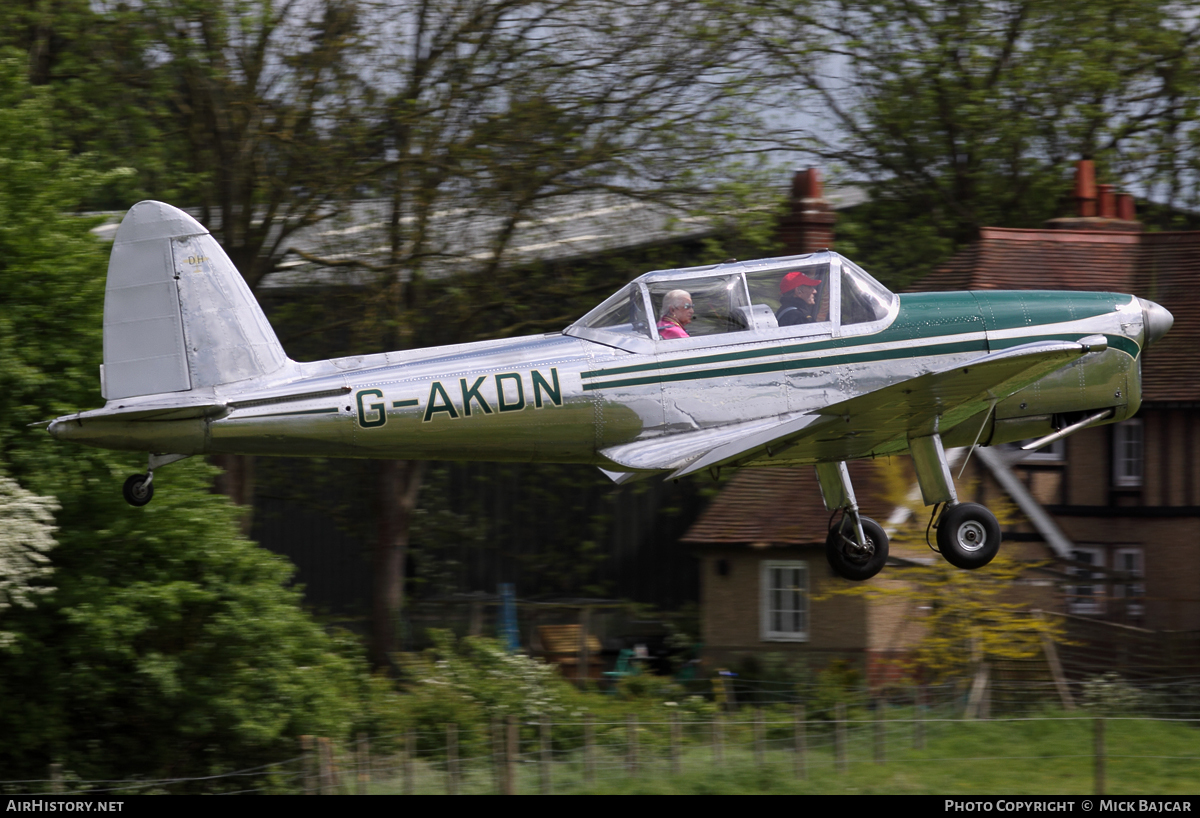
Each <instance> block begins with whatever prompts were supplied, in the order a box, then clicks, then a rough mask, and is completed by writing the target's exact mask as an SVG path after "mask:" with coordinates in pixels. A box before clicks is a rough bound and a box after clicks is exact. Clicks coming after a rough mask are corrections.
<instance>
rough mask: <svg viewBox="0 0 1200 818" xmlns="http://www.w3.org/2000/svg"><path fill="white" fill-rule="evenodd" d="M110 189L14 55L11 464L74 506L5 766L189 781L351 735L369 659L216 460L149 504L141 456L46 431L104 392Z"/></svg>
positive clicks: (7, 223)
mask: <svg viewBox="0 0 1200 818" xmlns="http://www.w3.org/2000/svg"><path fill="white" fill-rule="evenodd" d="M103 181H104V174H102V173H98V172H96V171H93V170H92V169H91V168H90V167H89V164H88V158H87V157H71V156H69V155H68V154H67V152H66V151H62V150H58V149H56V147H55V138H54V129H53V126H52V116H51V99H50V95H49V94H48V93H46V89H33V88H30V87H29V86H28V84H27V83H26V82H25V81H24V65H23V55H16V56H14V55H13V54H12V53H11V52H8V53H5V54H3V55H2V56H0V214H3V220H2V226H0V419H2V422H0V463H3V464H4V468H5V470H6V471H8V472H9V473H10V474H11V475H12V478H13V479H15V480H16V481H17V482H18V483H20V484H21V485H22V486H23V487H24V491H27V492H31V493H32V494H35V495H40V496H44V497H49V496H52V497H54V498H56V500H57V503H58V505H59V506H60V510H59V512H58V514H57V519H56V522H57V526H58V531H57V533H56V537H55V538H56V539H57V541H58V546H57V548H55V549H54V550H53V551H51V552H50V558H51V562H50V567H53V569H54V577H53V580H54V586H55V587H54V589H53V591H51V592H48V593H41V594H39V595H38V596H37V598H36V599H35V600H34V602H35V604H34V605H33V606H32V607H24V606H14V607H12V608H10V609H8V610H6V611H5V612H4V630H5V631H6V638H5V640H4V644H3V646H2V647H0V655H2V657H3V660H2V661H0V697H2V698H3V699H4V700H5V701H7V702H20V703H21V706H20V707H6V708H2V709H0V732H2V733H3V734H4V736H5V741H4V743H3V746H0V768H3V769H4V770H5V771H6V777H7V778H19V779H33V780H36V779H42V778H44V777H45V771H46V766H47V764H49V763H51V762H61V763H64V764H65V765H66V767H67V768H68V769H69V770H71V771H73V772H74V773H75V774H76V775H79V776H81V777H83V778H93V779H94V778H106V779H116V778H128V777H135V776H136V777H141V778H146V777H150V778H166V777H186V776H196V775H205V774H214V773H218V772H225V771H230V770H233V769H239V768H243V767H253V766H256V765H259V764H265V763H267V762H272V761H278V760H280V759H282V758H287V757H291V756H292V755H293V754H294V751H295V739H296V737H297V736H298V735H299V734H302V733H317V734H321V735H328V736H331V737H342V736H347V735H350V734H351V732H352V730H353V729H354V727H355V725H356V724H358V723H361V722H360V719H362V718H363V713H364V712H365V709H364V701H365V700H366V699H368V698H370V696H371V695H372V693H371V690H372V687H371V685H370V683H369V682H368V681H367V680H366V677H365V673H364V667H363V666H362V665H361V663H359V662H357V661H355V659H354V658H353V657H352V655H351V652H350V650H348V649H347V647H346V645H339V644H338V642H337V641H336V640H334V639H331V638H330V637H329V636H327V635H326V634H325V633H324V632H323V631H322V629H321V628H320V627H318V626H317V625H316V624H315V623H314V622H312V621H311V620H310V619H309V618H308V617H307V616H305V615H304V614H303V612H302V611H301V610H300V608H299V595H298V592H297V591H295V590H294V589H289V588H287V587H286V583H287V580H288V576H289V569H288V566H287V565H286V564H285V563H284V562H283V561H282V560H280V559H279V558H277V557H273V556H271V555H269V554H266V553H265V552H263V551H261V550H260V549H258V548H257V547H255V546H254V544H253V543H251V542H248V541H247V540H245V539H243V538H241V537H240V536H239V535H238V533H237V528H236V516H237V512H236V510H235V509H234V508H233V507H231V505H230V504H229V502H228V501H227V500H226V499H225V498H224V497H221V496H219V495H214V494H213V493H212V492H211V491H210V490H209V486H210V485H211V480H212V477H213V470H212V468H211V467H209V466H206V465H205V464H203V463H199V462H187V463H181V464H178V468H174V467H173V468H172V470H171V471H170V473H164V474H163V475H162V476H161V477H162V479H163V480H164V481H165V483H166V484H167V485H168V486H169V487H170V491H168V492H164V495H166V497H165V498H163V499H164V502H162V503H160V504H155V506H154V507H152V508H147V509H142V510H139V511H137V512H134V511H133V510H132V509H130V508H128V507H127V506H125V505H124V504H123V503H122V502H121V500H120V497H119V493H118V492H117V490H116V486H117V485H118V482H119V480H120V479H121V475H123V474H126V473H128V472H129V471H130V470H131V469H132V468H133V466H134V461H135V458H134V457H133V456H130V455H126V454H121V453H111V452H102V451H92V450H80V449H77V448H75V447H72V446H65V445H62V444H59V443H56V442H55V441H53V440H52V439H51V438H50V437H49V435H47V434H46V433H45V430H44V429H43V428H30V426H29V424H31V423H34V422H36V421H43V420H46V419H48V418H52V417H54V416H56V415H61V414H65V413H67V412H69V411H74V410H75V408H76V407H79V406H87V405H89V404H90V403H94V402H96V401H97V400H98V396H97V395H96V394H95V389H96V381H97V379H96V377H95V372H96V367H97V365H98V364H99V362H100V361H99V357H100V347H101V344H100V334H101V309H102V304H103V297H102V292H103V281H104V267H105V260H106V256H107V252H106V251H107V248H106V247H105V246H104V245H103V244H102V243H101V242H99V241H98V240H97V239H96V238H95V237H94V236H92V235H90V234H89V232H88V228H89V227H91V226H92V225H93V224H94V223H95V221H94V220H86V219H81V218H77V217H73V216H70V215H68V212H69V211H70V210H71V209H72V208H73V207H74V206H75V205H76V204H77V203H78V202H79V201H80V199H82V198H84V197H86V196H87V195H88V193H89V187H90V186H91V185H93V184H100V183H103ZM137 459H140V458H137ZM3 485H4V486H6V487H10V488H11V486H10V484H9V482H8V481H7V480H5V481H4V482H3ZM12 491H13V492H14V493H13V494H10V495H9V496H20V497H23V498H25V500H24V502H25V503H26V504H28V503H30V502H31V500H30V499H29V496H28V495H27V494H25V493H24V492H17V491H16V490H15V489H13V490H12ZM4 507H5V509H7V510H12V506H11V505H9V504H6V505H5V506H4ZM34 509H38V510H37V511H34V510H33V509H30V512H29V514H28V515H23V516H21V517H18V519H24V520H26V521H29V522H34V523H35V526H34V528H33V529H32V530H31V529H30V526H29V525H26V526H25V530H26V532H27V536H25V537H23V538H22V539H23V540H24V541H25V542H26V543H28V544H29V545H35V546H36V547H38V553H41V547H42V546H45V545H46V542H45V536H46V526H48V525H49V523H50V521H49V520H48V519H47V518H46V514H47V512H48V507H47V504H46V503H44V502H42V503H38V504H35V506H34ZM12 522H13V518H12V517H11V516H9V517H8V518H6V520H5V523H6V525H5V530H6V532H9V536H11V533H12V532H14V531H15V530H16V529H15V527H14V526H13V525H12ZM38 531H40V532H41V533H37V532H38ZM6 554H7V550H6ZM35 587H36V586H35ZM9 593H10V594H11V593H12V591H9ZM22 598H23V597H22ZM268 648H269V649H268ZM243 785H244V782H242V781H241V780H239V784H238V786H243ZM207 786H209V785H208V784H205V783H203V782H200V783H194V784H187V783H184V784H181V785H180V787H182V788H185V789H186V788H189V787H201V788H203V787H207ZM217 786H220V785H217Z"/></svg>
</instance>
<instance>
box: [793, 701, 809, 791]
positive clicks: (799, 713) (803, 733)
mask: <svg viewBox="0 0 1200 818" xmlns="http://www.w3.org/2000/svg"><path fill="white" fill-rule="evenodd" d="M806 719H807V714H806V713H805V712H804V705H802V704H798V705H796V715H795V724H796V778H799V779H805V778H808V733H807V729H806V728H807V725H806V724H805V721H806Z"/></svg>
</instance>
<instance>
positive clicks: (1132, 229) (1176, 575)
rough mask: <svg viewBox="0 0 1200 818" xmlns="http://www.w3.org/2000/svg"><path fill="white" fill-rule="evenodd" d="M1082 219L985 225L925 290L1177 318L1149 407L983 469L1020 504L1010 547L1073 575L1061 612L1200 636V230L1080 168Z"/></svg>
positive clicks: (1149, 363) (1153, 352)
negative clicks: (1110, 304)
mask: <svg viewBox="0 0 1200 818" xmlns="http://www.w3.org/2000/svg"><path fill="white" fill-rule="evenodd" d="M1076 198H1077V200H1078V215H1077V216H1074V217H1069V218H1061V219H1054V220H1052V221H1051V222H1050V223H1049V224H1048V225H1047V227H1046V228H1044V229H1036V230H1011V229H1000V228H986V229H984V230H983V231H982V234H981V236H980V238H979V240H978V241H977V242H976V243H975V244H974V245H972V246H971V247H970V248H968V249H967V250H965V251H963V252H962V253H960V254H959V255H958V256H956V257H955V258H954V259H952V260H951V261H950V263H948V264H947V265H945V266H944V267H943V268H941V269H939V270H938V271H936V272H935V273H933V274H932V275H930V276H929V277H928V278H926V279H925V280H923V281H921V282H919V283H918V284H916V285H914V289H921V290H965V289H972V290H988V289H1034V288H1036V289H1054V290H1105V291H1113V292H1123V293H1133V294H1135V295H1139V296H1141V297H1143V298H1149V299H1151V300H1153V301H1156V302H1158V303H1160V304H1162V305H1164V306H1165V307H1166V308H1167V309H1168V310H1170V311H1171V313H1172V314H1173V315H1174V317H1175V325H1174V327H1173V328H1172V329H1171V331H1170V332H1169V333H1167V335H1166V337H1165V338H1164V339H1162V340H1161V341H1159V342H1158V343H1156V344H1155V345H1154V346H1153V347H1150V348H1148V349H1146V350H1145V351H1144V352H1143V353H1142V360H1141V364H1142V407H1141V410H1140V411H1139V412H1138V414H1137V416H1136V417H1134V418H1132V419H1130V420H1127V421H1124V422H1122V423H1118V424H1113V425H1108V426H1097V427H1092V428H1088V429H1084V430H1082V431H1080V432H1078V433H1076V434H1074V435H1071V436H1069V437H1067V438H1066V439H1064V440H1062V441H1060V442H1059V443H1057V444H1055V445H1052V446H1049V447H1047V448H1045V449H1042V450H1040V451H1038V452H1035V453H1032V454H1027V455H1024V456H1021V454H1020V452H1019V450H1016V449H1015V447H998V448H996V449H982V450H980V451H981V453H982V456H981V457H980V458H979V460H978V463H977V468H978V469H979V473H978V476H979V477H980V478H985V477H986V478H987V479H988V480H990V481H991V482H993V483H994V484H996V486H997V487H998V488H999V489H1000V490H1002V491H1003V492H1004V493H1005V494H1007V495H1008V496H1009V497H1011V498H1012V499H1013V500H1014V501H1015V502H1016V503H1017V505H1018V506H1019V507H1020V508H1021V511H1022V515H1023V517H1024V520H1022V521H1021V522H1019V523H1017V524H1015V525H1013V526H1010V530H1006V531H1005V538H1006V540H1009V541H1020V542H1032V543H1038V544H1041V545H1043V546H1044V547H1045V549H1046V551H1047V553H1048V555H1049V556H1052V557H1053V558H1054V559H1055V560H1057V562H1058V563H1059V564H1060V566H1061V567H1062V570H1063V572H1064V573H1065V574H1067V575H1069V581H1068V582H1067V583H1065V585H1064V588H1063V597H1062V600H1061V610H1062V611H1063V612H1064V613H1067V614H1074V615H1079V616H1086V617H1089V618H1094V619H1102V620H1107V621H1112V622H1118V623H1121V624H1126V625H1132V626H1137V627H1141V628H1145V629H1149V630H1154V631H1185V630H1186V631H1191V630H1200V471H1198V469H1197V459H1198V455H1200V449H1198V448H1197V447H1198V446H1200V360H1197V358H1196V356H1195V354H1194V350H1195V348H1196V345H1197V342H1198V341H1200V292H1198V291H1197V287H1196V282H1197V281H1200V232H1195V231H1189V232H1157V233H1156V232H1147V231H1145V230H1143V229H1142V225H1141V224H1140V223H1138V222H1137V221H1136V220H1135V218H1134V213H1133V206H1132V205H1133V202H1132V199H1131V197H1129V196H1128V195H1127V194H1122V195H1120V196H1118V195H1115V194H1114V192H1113V190H1112V188H1111V186H1109V185H1096V184H1095V182H1094V177H1093V170H1092V165H1091V162H1089V161H1083V162H1080V163H1079V170H1078V178H1077V184H1076Z"/></svg>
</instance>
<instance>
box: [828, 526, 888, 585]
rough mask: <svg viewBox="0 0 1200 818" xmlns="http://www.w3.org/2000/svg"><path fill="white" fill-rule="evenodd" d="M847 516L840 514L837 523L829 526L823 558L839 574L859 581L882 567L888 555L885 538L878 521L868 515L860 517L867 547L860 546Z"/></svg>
mask: <svg viewBox="0 0 1200 818" xmlns="http://www.w3.org/2000/svg"><path fill="white" fill-rule="evenodd" d="M850 522H851V521H850V520H849V519H847V518H843V520H842V523H841V524H840V525H837V526H834V527H833V528H831V529H830V530H829V536H828V537H826V539H825V559H827V560H829V566H830V567H831V568H833V572H834V573H835V574H837V575H838V576H839V577H843V578H845V579H852V580H854V581H855V582H861V581H862V580H864V579H870V578H871V577H873V576H875V575H876V574H878V573H879V572H880V571H881V570H883V564H884V563H885V562H887V557H888V538H887V534H884V533H883V529H882V528H881V527H880V526H879V523H877V522H875V521H874V520H872V519H871V518H870V517H863V518H862V527H863V535H864V536H865V537H866V538H867V547H866V548H860V547H859V545H858V542H857V538H856V537H855V536H854V531H853V529H852V528H851V527H850Z"/></svg>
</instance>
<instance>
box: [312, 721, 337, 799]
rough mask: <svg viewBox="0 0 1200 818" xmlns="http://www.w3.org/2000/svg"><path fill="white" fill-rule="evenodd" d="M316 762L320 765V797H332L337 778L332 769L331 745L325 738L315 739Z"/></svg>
mask: <svg viewBox="0 0 1200 818" xmlns="http://www.w3.org/2000/svg"><path fill="white" fill-rule="evenodd" d="M317 761H318V762H319V763H320V765H321V772H320V774H319V776H318V777H319V778H320V782H321V783H320V792H321V795H333V794H334V793H333V791H334V788H335V786H336V784H337V777H336V774H335V772H334V769H333V745H332V744H331V743H330V741H329V739H328V738H326V737H325V736H318V737H317Z"/></svg>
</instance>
